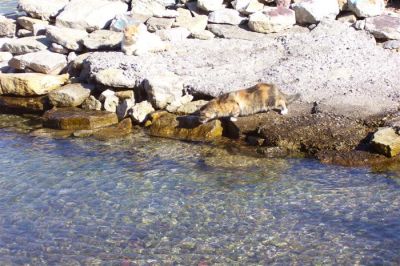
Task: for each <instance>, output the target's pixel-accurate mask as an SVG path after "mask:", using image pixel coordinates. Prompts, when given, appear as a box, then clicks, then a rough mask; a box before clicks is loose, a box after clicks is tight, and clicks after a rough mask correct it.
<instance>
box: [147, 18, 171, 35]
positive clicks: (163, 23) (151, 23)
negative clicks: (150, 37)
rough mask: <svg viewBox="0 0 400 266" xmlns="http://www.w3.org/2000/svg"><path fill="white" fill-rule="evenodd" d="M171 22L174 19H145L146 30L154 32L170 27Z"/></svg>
mask: <svg viewBox="0 0 400 266" xmlns="http://www.w3.org/2000/svg"><path fill="white" fill-rule="evenodd" d="M173 23H174V19H170V18H155V17H152V18H149V19H148V20H147V22H146V25H147V30H148V31H150V32H155V31H157V30H165V29H170V28H171V27H172V24H173Z"/></svg>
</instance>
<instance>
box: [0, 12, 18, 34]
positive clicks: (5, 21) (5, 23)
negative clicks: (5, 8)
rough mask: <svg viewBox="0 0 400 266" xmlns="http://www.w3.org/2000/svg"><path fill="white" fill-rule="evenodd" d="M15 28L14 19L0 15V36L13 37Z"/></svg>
mask: <svg viewBox="0 0 400 266" xmlns="http://www.w3.org/2000/svg"><path fill="white" fill-rule="evenodd" d="M16 29H17V25H16V24H15V20H13V19H9V18H6V17H4V16H1V15H0V37H13V36H15V32H16Z"/></svg>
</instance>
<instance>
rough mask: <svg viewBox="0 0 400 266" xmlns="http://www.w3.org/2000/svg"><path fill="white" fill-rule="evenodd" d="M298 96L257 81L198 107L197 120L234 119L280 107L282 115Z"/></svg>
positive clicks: (204, 121)
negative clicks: (198, 115) (198, 114)
mask: <svg viewBox="0 0 400 266" xmlns="http://www.w3.org/2000/svg"><path fill="white" fill-rule="evenodd" d="M298 98H300V94H299V93H298V94H294V95H286V94H284V93H282V92H281V91H280V90H279V89H278V87H277V86H275V85H273V84H267V83H258V84H257V85H255V86H253V87H250V88H248V89H243V90H238V91H234V92H230V93H226V94H223V95H221V96H219V97H217V98H215V99H213V100H211V101H210V102H208V103H207V104H206V105H204V106H203V107H201V109H200V117H199V121H200V122H201V123H206V122H208V121H210V120H212V119H215V118H220V117H230V118H231V121H236V120H237V119H236V118H237V117H239V116H247V115H252V114H255V113H259V112H266V111H268V110H270V109H280V110H281V112H280V113H281V114H282V115H286V114H287V113H288V109H287V105H288V104H290V103H292V102H293V101H295V100H297V99H298Z"/></svg>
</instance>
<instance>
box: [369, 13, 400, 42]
mask: <svg viewBox="0 0 400 266" xmlns="http://www.w3.org/2000/svg"><path fill="white" fill-rule="evenodd" d="M365 30H366V31H369V32H370V33H371V34H372V35H374V37H375V38H377V39H384V40H400V18H399V17H392V16H388V15H381V16H376V17H370V18H366V19H365Z"/></svg>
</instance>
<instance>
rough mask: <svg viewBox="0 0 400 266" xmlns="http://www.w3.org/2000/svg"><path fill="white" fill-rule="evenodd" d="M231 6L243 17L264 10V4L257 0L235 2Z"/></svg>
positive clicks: (238, 0)
mask: <svg viewBox="0 0 400 266" xmlns="http://www.w3.org/2000/svg"><path fill="white" fill-rule="evenodd" d="M232 5H233V7H234V8H235V9H236V10H237V11H239V12H240V13H242V14H244V15H250V14H253V13H255V12H258V11H262V10H263V9H264V4H263V3H262V2H261V1H258V0H235V1H233V2H232Z"/></svg>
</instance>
